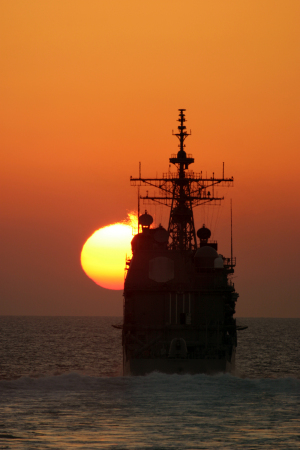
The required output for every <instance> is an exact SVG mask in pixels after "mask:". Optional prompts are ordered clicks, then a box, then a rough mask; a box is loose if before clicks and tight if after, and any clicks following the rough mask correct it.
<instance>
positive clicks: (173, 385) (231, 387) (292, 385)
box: [0, 372, 300, 394]
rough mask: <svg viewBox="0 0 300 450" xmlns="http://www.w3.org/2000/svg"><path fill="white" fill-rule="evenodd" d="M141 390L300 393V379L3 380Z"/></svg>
mask: <svg viewBox="0 0 300 450" xmlns="http://www.w3.org/2000/svg"><path fill="white" fill-rule="evenodd" d="M120 388H121V389H123V388H127V389H134V388H135V389H137V390H144V391H145V392H146V391H153V390H156V391H159V390H162V391H164V392H173V391H180V392H183V393H185V394H186V393H187V392H188V391H192V392H194V391H199V389H200V390H201V391H202V390H208V391H209V390H211V391H214V392H218V391H220V390H221V391H224V390H228V391H229V392H231V393H232V391H234V392H237V391H238V392H240V393H243V392H244V393H245V392H255V391H257V392H259V391H262V390H266V389H269V390H272V391H277V392H293V391H295V392H298V393H299V392H300V379H298V378H293V377H285V378H257V379H253V378H251V379H250V378H240V377H237V376H233V375H230V374H216V375H206V374H198V375H177V374H174V375H166V374H162V373H157V372H155V373H151V374H149V375H147V376H135V377H130V376H127V377H123V376H120V377H103V376H101V377H96V376H89V375H84V374H81V373H77V372H71V373H66V374H62V375H47V376H41V377H34V378H33V377H28V376H25V377H20V378H18V379H15V380H0V390H1V391H2V392H3V391H12V390H48V391H49V390H53V391H55V390H66V391H85V390H97V391H99V390H104V391H105V390H109V389H120Z"/></svg>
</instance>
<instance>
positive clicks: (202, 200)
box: [130, 109, 233, 251]
mask: <svg viewBox="0 0 300 450" xmlns="http://www.w3.org/2000/svg"><path fill="white" fill-rule="evenodd" d="M184 111H185V109H179V119H178V122H179V126H178V132H177V133H173V134H174V135H175V136H177V138H178V140H179V145H178V147H179V151H178V153H177V155H172V156H171V158H170V163H171V164H174V165H175V166H176V167H177V172H176V173H171V172H168V173H165V174H163V177H162V178H142V177H141V174H139V178H132V177H130V181H131V185H133V186H152V187H155V188H158V189H159V190H160V191H162V193H163V194H164V195H162V196H149V194H148V191H147V195H146V196H140V199H143V200H144V203H152V202H157V203H160V204H163V205H166V206H169V207H171V211H170V218H169V226H168V232H169V236H170V240H169V248H170V249H172V250H180V251H185V250H195V249H196V248H197V241H196V232H195V224H194V215H193V208H194V207H195V206H198V205H202V204H219V203H220V201H221V200H223V199H224V197H215V196H214V187H215V185H217V184H219V185H221V186H224V185H225V186H231V185H232V184H233V177H231V178H225V177H224V165H223V176H222V178H215V177H214V173H213V176H212V177H211V178H203V177H202V172H200V173H199V174H195V173H194V172H192V171H189V170H188V168H189V165H190V164H192V163H193V162H194V158H192V155H187V154H186V152H185V150H184V148H185V139H186V138H187V137H188V136H190V134H191V133H187V131H186V126H185V125H184V124H185V122H186V119H185V114H184ZM209 188H211V189H212V192H210V191H209V190H208V189H209Z"/></svg>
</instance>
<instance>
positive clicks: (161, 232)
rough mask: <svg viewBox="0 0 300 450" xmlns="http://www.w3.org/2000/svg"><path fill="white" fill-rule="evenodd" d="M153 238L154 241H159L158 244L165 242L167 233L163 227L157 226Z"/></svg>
mask: <svg viewBox="0 0 300 450" xmlns="http://www.w3.org/2000/svg"><path fill="white" fill-rule="evenodd" d="M154 239H155V241H156V242H159V243H160V244H163V243H166V242H168V240H169V233H168V232H167V230H166V229H165V228H163V227H162V226H159V227H158V228H156V230H155V231H154Z"/></svg>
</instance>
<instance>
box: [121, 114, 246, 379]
mask: <svg viewBox="0 0 300 450" xmlns="http://www.w3.org/2000/svg"><path fill="white" fill-rule="evenodd" d="M178 122H179V126H178V132H176V133H174V132H173V134H174V135H175V136H176V137H177V138H178V140H179V145H178V147H179V151H178V153H177V154H173V155H171V158H170V160H169V161H170V166H169V171H168V172H167V173H164V174H163V175H162V177H161V178H142V176H141V169H140V170H139V172H140V173H139V177H138V178H133V177H130V182H131V185H133V186H137V187H138V233H137V234H136V235H135V236H134V237H133V239H132V241H131V247H132V257H131V258H130V259H127V261H126V270H125V282H124V311H123V316H124V317H123V325H122V344H123V373H124V375H146V374H148V373H150V372H153V371H157V372H163V373H168V374H173V373H180V374H181V373H189V374H197V373H217V372H233V371H234V365H235V351H236V346H237V329H238V327H237V325H236V320H235V319H234V317H233V316H234V313H235V304H236V301H237V298H238V294H237V293H236V292H235V288H234V283H233V282H232V274H233V273H234V267H235V264H236V259H235V258H234V257H233V256H232V233H231V256H230V257H228V258H226V257H224V256H222V255H221V254H219V253H218V243H217V242H216V241H213V240H211V231H210V230H209V229H208V228H207V227H206V226H205V224H203V226H201V227H200V228H199V229H198V230H197V231H196V228H195V223H194V214H193V208H195V207H196V206H201V205H202V206H203V205H213V204H214V205H219V204H220V203H221V201H222V200H223V199H224V197H218V195H217V193H216V195H215V188H216V187H217V186H222V187H224V186H232V185H233V177H231V178H225V176H224V163H223V173H222V176H221V177H220V178H216V177H215V175H214V173H213V175H212V176H211V177H207V176H205V177H204V176H203V175H202V172H200V173H195V172H193V171H192V170H190V168H189V166H190V165H191V164H193V163H194V158H193V157H192V155H191V154H187V153H186V151H185V140H186V138H187V137H188V136H189V135H190V134H191V133H188V132H187V131H186V126H185V122H186V118H185V109H179V119H178ZM171 165H174V166H175V168H176V171H174V172H171V170H170V167H171ZM141 187H148V188H149V187H150V188H154V189H155V191H156V192H158V193H159V194H160V195H156V193H155V192H154V195H153V196H151V195H150V194H149V191H146V195H140V189H141ZM140 200H143V203H144V204H147V203H148V204H150V203H153V202H156V203H159V204H163V205H166V206H168V207H169V208H170V216H169V224H168V229H166V228H164V227H163V226H162V225H159V226H155V227H153V217H152V216H151V215H150V214H148V212H147V210H145V212H144V213H143V214H140ZM231 232H232V215H231ZM197 238H198V239H197Z"/></svg>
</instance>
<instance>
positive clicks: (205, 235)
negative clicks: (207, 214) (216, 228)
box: [197, 225, 211, 241]
mask: <svg viewBox="0 0 300 450" xmlns="http://www.w3.org/2000/svg"><path fill="white" fill-rule="evenodd" d="M197 236H198V238H199V239H200V241H207V240H208V239H209V238H210V236H211V232H210V230H209V229H208V228H206V227H205V225H203V227H202V228H199V230H198V231H197Z"/></svg>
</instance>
